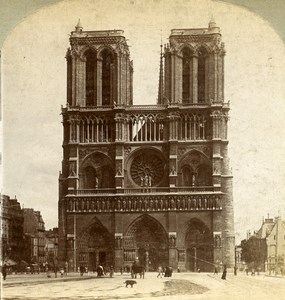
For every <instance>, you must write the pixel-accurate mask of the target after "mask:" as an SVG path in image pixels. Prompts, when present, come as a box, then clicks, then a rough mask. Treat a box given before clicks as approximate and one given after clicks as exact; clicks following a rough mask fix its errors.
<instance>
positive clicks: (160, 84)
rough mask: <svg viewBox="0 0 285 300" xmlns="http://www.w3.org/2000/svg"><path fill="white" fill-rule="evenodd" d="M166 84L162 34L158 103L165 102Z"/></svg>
mask: <svg viewBox="0 0 285 300" xmlns="http://www.w3.org/2000/svg"><path fill="white" fill-rule="evenodd" d="M163 96H164V84H163V53H162V36H161V41H160V64H159V81H158V99H157V104H163Z"/></svg>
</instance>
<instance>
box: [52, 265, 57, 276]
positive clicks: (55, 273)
mask: <svg viewBox="0 0 285 300" xmlns="http://www.w3.org/2000/svg"><path fill="white" fill-rule="evenodd" d="M53 271H54V277H55V278H57V271H58V266H57V265H55V266H54V270H53Z"/></svg>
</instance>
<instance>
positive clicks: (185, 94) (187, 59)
mask: <svg viewBox="0 0 285 300" xmlns="http://www.w3.org/2000/svg"><path fill="white" fill-rule="evenodd" d="M182 55H183V60H182V103H189V102H190V97H191V93H190V89H191V82H190V78H191V53H190V50H189V49H187V48H185V49H183V51H182Z"/></svg>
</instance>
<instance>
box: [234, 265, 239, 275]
mask: <svg viewBox="0 0 285 300" xmlns="http://www.w3.org/2000/svg"><path fill="white" fill-rule="evenodd" d="M237 269H238V267H237V266H234V275H235V276H237Z"/></svg>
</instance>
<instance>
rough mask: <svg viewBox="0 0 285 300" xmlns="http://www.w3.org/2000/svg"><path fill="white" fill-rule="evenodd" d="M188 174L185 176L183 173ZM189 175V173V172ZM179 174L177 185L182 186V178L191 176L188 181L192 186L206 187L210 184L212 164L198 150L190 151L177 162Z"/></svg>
mask: <svg viewBox="0 0 285 300" xmlns="http://www.w3.org/2000/svg"><path fill="white" fill-rule="evenodd" d="M187 168H188V169H187ZM187 170H188V173H187V174H186V173H185V171H186V172H187ZM189 170H190V171H191V173H190V171H189ZM179 173H180V175H181V178H180V182H179V185H180V186H183V184H184V178H183V176H184V177H185V176H187V175H188V176H189V175H190V174H192V178H191V179H189V180H188V183H191V185H192V186H207V185H211V184H212V163H211V161H210V159H209V158H208V157H207V156H206V155H205V154H204V153H202V152H201V151H199V150H196V149H195V150H190V151H188V152H187V153H185V154H184V155H183V156H182V157H181V159H180V161H179Z"/></svg>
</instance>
